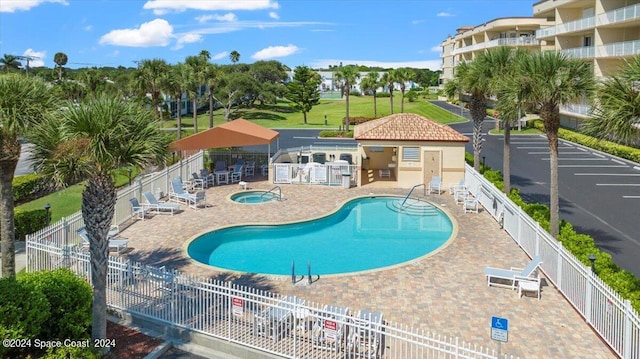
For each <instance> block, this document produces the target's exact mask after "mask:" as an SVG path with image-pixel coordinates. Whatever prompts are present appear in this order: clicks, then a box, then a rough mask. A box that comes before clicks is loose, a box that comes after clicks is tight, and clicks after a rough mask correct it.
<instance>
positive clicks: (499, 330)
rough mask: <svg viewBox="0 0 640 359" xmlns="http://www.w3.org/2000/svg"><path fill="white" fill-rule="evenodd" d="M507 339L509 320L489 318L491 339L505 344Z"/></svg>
mask: <svg viewBox="0 0 640 359" xmlns="http://www.w3.org/2000/svg"><path fill="white" fill-rule="evenodd" d="M508 337H509V320H508V319H507V318H500V317H491V339H493V340H497V341H499V342H505V343H506V342H507V339H508Z"/></svg>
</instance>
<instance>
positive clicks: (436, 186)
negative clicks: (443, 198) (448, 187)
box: [427, 176, 442, 194]
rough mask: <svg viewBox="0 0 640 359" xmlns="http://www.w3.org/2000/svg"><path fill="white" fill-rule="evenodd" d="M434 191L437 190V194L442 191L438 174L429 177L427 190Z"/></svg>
mask: <svg viewBox="0 0 640 359" xmlns="http://www.w3.org/2000/svg"><path fill="white" fill-rule="evenodd" d="M434 191H437V192H438V194H441V193H442V178H440V176H432V177H431V182H429V188H428V191H427V192H429V193H433V192H434Z"/></svg>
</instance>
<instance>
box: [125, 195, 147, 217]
mask: <svg viewBox="0 0 640 359" xmlns="http://www.w3.org/2000/svg"><path fill="white" fill-rule="evenodd" d="M129 203H130V204H131V216H132V217H133V218H136V219H141V220H143V221H144V217H145V216H146V215H147V212H149V207H147V206H144V205H142V204H140V202H139V201H138V199H137V198H135V197H131V198H129Z"/></svg>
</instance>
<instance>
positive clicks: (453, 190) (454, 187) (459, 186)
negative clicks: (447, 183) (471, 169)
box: [449, 178, 467, 195]
mask: <svg viewBox="0 0 640 359" xmlns="http://www.w3.org/2000/svg"><path fill="white" fill-rule="evenodd" d="M466 190H467V185H466V183H465V180H464V178H462V179H461V180H460V182H458V183H457V184H454V185H451V187H449V194H451V195H455V194H456V192H458V191H466Z"/></svg>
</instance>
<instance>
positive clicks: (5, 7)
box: [0, 0, 69, 12]
mask: <svg viewBox="0 0 640 359" xmlns="http://www.w3.org/2000/svg"><path fill="white" fill-rule="evenodd" d="M47 2H50V3H57V4H62V5H64V6H67V5H69V3H68V2H67V0H2V1H0V12H16V11H28V10H31V8H34V7H36V6H39V5H40V4H43V3H47Z"/></svg>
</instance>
